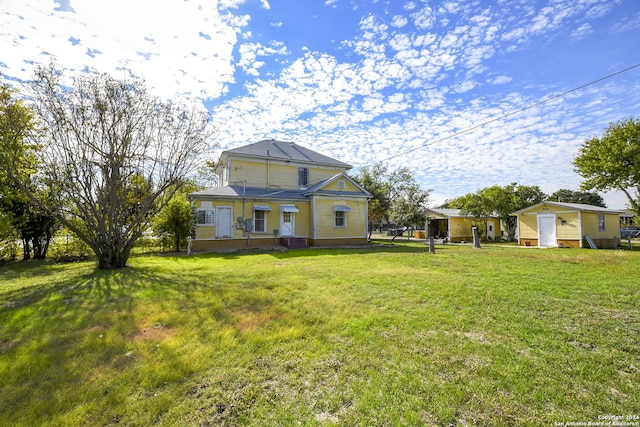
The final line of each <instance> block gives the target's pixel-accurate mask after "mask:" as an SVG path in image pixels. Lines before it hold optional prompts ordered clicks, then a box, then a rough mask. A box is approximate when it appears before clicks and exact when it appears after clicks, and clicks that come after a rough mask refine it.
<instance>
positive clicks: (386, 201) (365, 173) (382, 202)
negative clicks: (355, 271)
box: [354, 163, 391, 239]
mask: <svg viewBox="0 0 640 427" xmlns="http://www.w3.org/2000/svg"><path fill="white" fill-rule="evenodd" d="M387 174H388V169H387V166H385V165H384V164H382V163H376V164H375V165H373V166H371V167H363V168H362V169H360V172H359V174H358V176H356V177H354V179H355V180H356V181H358V182H359V183H360V185H362V187H364V188H365V189H366V190H367V191H368V192H369V193H371V196H372V197H371V200H370V201H369V209H368V213H369V218H368V223H369V239H371V232H372V230H373V227H374V226H375V225H376V224H380V223H381V222H382V220H383V219H388V218H389V207H390V206H391V200H390V191H389V182H387V181H386V177H387Z"/></svg>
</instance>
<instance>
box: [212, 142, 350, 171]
mask: <svg viewBox="0 0 640 427" xmlns="http://www.w3.org/2000/svg"><path fill="white" fill-rule="evenodd" d="M230 155H232V156H233V155H236V156H243V157H254V158H260V159H275V160H284V161H294V162H301V163H313V164H317V165H323V166H333V167H338V168H343V169H351V167H352V166H351V165H350V164H348V163H344V162H341V161H339V160H336V159H333V158H331V157H328V156H325V155H324V154H320V153H317V152H315V151H313V150H310V149H308V148H305V147H303V146H301V145H298V144H296V143H294V142H283V141H276V140H275V139H265V140H264V141H260V142H256V143H253V144H249V145H244V146H242V147H238V148H233V149H231V150H225V151H223V152H222V154H221V155H220V158H221V159H222V158H224V157H228V156H230Z"/></svg>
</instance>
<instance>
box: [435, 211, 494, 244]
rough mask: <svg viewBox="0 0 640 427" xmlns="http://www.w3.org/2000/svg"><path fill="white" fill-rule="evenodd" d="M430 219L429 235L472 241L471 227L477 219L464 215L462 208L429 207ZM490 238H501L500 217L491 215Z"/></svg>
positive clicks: (488, 235)
mask: <svg viewBox="0 0 640 427" xmlns="http://www.w3.org/2000/svg"><path fill="white" fill-rule="evenodd" d="M427 218H428V221H429V236H433V237H435V238H438V239H445V238H446V239H447V240H448V241H449V242H463V241H466V242H471V241H472V240H473V232H472V231H471V227H473V226H474V224H475V222H476V221H475V219H474V218H472V217H470V216H468V215H462V214H461V213H460V209H427ZM486 238H487V239H488V240H496V238H498V239H499V238H500V219H499V218H497V217H489V219H488V220H487V233H486Z"/></svg>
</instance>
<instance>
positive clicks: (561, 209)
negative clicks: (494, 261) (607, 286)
mask: <svg viewBox="0 0 640 427" xmlns="http://www.w3.org/2000/svg"><path fill="white" fill-rule="evenodd" d="M513 215H514V216H517V217H518V242H519V244H520V245H521V246H539V247H573V248H582V247H589V246H590V245H589V240H591V242H593V243H594V244H595V245H596V246H597V247H598V248H615V247H616V246H617V245H618V243H619V242H620V212H619V211H614V210H611V209H606V208H601V207H599V206H591V205H584V204H578V203H560V202H550V201H545V202H542V203H538V204H537V205H533V206H529V207H528V208H525V209H521V210H519V211H517V212H514V213H513Z"/></svg>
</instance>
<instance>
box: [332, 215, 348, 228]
mask: <svg viewBox="0 0 640 427" xmlns="http://www.w3.org/2000/svg"><path fill="white" fill-rule="evenodd" d="M345 213H346V212H345V211H335V212H334V213H333V226H334V227H346V226H347V218H346V216H345Z"/></svg>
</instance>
